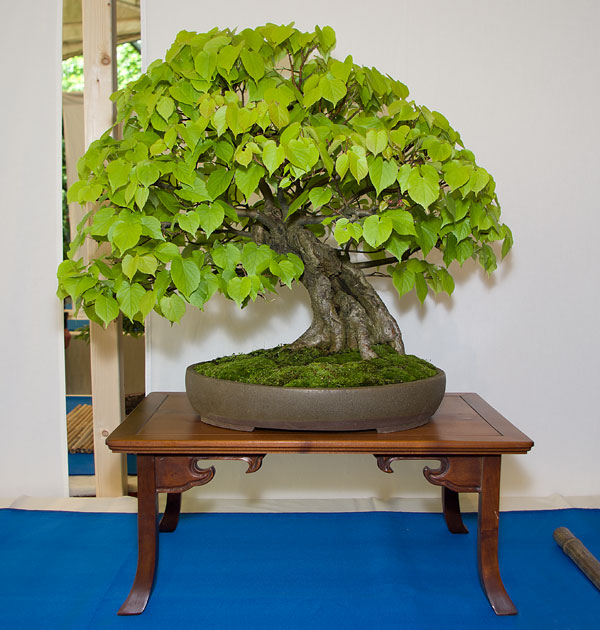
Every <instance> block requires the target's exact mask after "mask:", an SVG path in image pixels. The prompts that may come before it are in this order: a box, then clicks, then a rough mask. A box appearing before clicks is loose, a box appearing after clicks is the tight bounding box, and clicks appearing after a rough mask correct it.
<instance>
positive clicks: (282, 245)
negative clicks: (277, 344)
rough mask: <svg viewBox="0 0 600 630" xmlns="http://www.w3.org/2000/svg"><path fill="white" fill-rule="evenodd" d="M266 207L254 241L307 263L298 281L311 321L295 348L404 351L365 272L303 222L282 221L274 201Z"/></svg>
mask: <svg viewBox="0 0 600 630" xmlns="http://www.w3.org/2000/svg"><path fill="white" fill-rule="evenodd" d="M266 210H267V214H266V215H265V216H264V219H265V220H264V221H263V226H260V227H258V228H257V229H255V230H253V238H254V240H255V241H256V242H257V243H258V244H260V243H267V244H269V245H270V247H271V248H272V249H274V250H275V251H278V252H280V253H289V252H293V253H295V254H297V255H298V256H300V258H301V259H302V261H303V262H304V274H303V275H302V277H301V279H300V281H301V282H302V284H303V285H304V286H305V287H306V290H307V291H308V294H309V296H310V303H311V307H312V312H313V320H312V323H311V325H310V326H309V328H308V329H307V330H306V331H305V332H304V333H303V334H302V335H301V336H300V337H299V338H298V339H297V340H296V341H295V342H294V343H293V344H292V346H293V347H298V348H300V347H318V348H323V349H325V350H327V351H329V352H339V351H342V350H345V349H358V350H359V351H360V354H361V356H362V358H363V359H373V358H375V357H376V356H377V354H376V353H375V352H374V350H373V348H372V347H373V346H374V345H375V344H389V345H391V346H392V347H393V348H394V349H395V350H396V351H397V352H398V353H399V354H404V344H403V342H402V334H401V332H400V328H399V326H398V324H397V323H396V320H395V319H394V318H393V317H392V315H391V314H390V312H389V311H388V309H387V307H386V306H385V304H384V303H383V301H382V299H381V298H380V297H379V295H378V293H377V291H375V289H374V288H373V287H372V285H371V283H370V282H369V281H368V280H367V278H366V277H365V275H364V273H363V272H362V270H361V269H360V268H358V267H356V266H355V265H353V264H352V263H351V262H350V261H348V260H346V259H343V258H342V257H340V255H339V252H338V250H336V249H334V248H333V247H330V246H329V245H327V244H326V243H323V242H321V241H320V240H319V239H317V238H316V236H315V235H314V234H313V233H312V232H311V231H310V230H308V229H306V228H305V227H304V226H303V225H302V224H301V222H296V223H293V222H292V223H290V224H288V223H284V222H283V221H282V220H281V218H280V214H279V209H278V208H276V207H275V206H274V205H272V204H270V203H267V208H266ZM269 210H271V212H268V211H269Z"/></svg>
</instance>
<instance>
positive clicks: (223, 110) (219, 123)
mask: <svg viewBox="0 0 600 630" xmlns="http://www.w3.org/2000/svg"><path fill="white" fill-rule="evenodd" d="M211 122H212V124H213V127H214V128H215V130H216V132H217V136H221V135H223V133H224V132H225V130H226V129H227V105H223V106H222V107H219V109H217V111H216V112H215V113H214V114H213V115H212V118H211Z"/></svg>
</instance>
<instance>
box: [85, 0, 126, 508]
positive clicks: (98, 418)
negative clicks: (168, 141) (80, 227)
mask: <svg viewBox="0 0 600 630" xmlns="http://www.w3.org/2000/svg"><path fill="white" fill-rule="evenodd" d="M82 9H83V59H84V97H83V101H84V118H85V144H86V147H88V146H89V145H90V143H91V142H92V141H93V140H96V139H97V138H99V137H100V136H101V135H102V134H103V133H104V132H105V131H106V129H108V128H109V127H110V126H111V125H112V124H113V123H114V120H115V114H114V106H113V103H112V101H111V100H110V98H109V97H110V95H111V94H112V92H114V90H115V89H116V77H117V74H116V31H117V29H116V2H115V1H111V0H83V5H82ZM87 254H88V257H89V256H90V255H91V251H90V250H88V252H87ZM88 259H89V258H88ZM121 336H122V325H121V321H120V319H119V321H118V322H117V323H113V324H110V325H109V326H108V328H106V329H104V328H102V326H99V325H98V324H94V323H93V322H92V323H91V325H90V344H91V352H90V354H91V363H92V405H93V409H94V461H95V466H96V496H98V497H114V496H122V495H123V494H126V493H127V475H126V468H125V457H124V456H123V455H115V454H114V453H111V452H110V450H109V449H108V447H107V446H106V445H105V443H104V440H105V439H106V437H107V436H108V434H109V433H110V432H111V431H112V430H113V429H114V428H116V427H117V426H118V425H119V424H120V423H121V422H122V420H123V417H124V415H125V402H124V400H125V398H124V390H123V375H122V355H121Z"/></svg>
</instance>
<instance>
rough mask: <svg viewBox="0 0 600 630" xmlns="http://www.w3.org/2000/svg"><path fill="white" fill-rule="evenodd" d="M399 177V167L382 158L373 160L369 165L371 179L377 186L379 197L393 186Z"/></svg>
mask: <svg viewBox="0 0 600 630" xmlns="http://www.w3.org/2000/svg"><path fill="white" fill-rule="evenodd" d="M397 176H398V166H397V165H396V163H395V162H388V161H387V160H384V159H383V158H382V157H381V156H379V157H377V158H375V159H374V160H373V159H372V160H371V161H370V163H369V178H370V179H371V182H372V183H373V186H375V192H376V194H377V196H379V195H380V194H381V191H382V190H385V189H386V188H387V187H388V186H391V185H392V184H393V183H394V182H395V181H396V177H397Z"/></svg>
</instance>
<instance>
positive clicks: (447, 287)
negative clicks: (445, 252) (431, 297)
mask: <svg viewBox="0 0 600 630" xmlns="http://www.w3.org/2000/svg"><path fill="white" fill-rule="evenodd" d="M438 276H439V278H440V281H441V283H442V289H443V290H444V291H445V292H446V293H447V294H448V295H452V293H453V292H454V278H453V277H452V276H451V275H450V273H449V272H448V271H447V270H446V269H444V268H443V267H440V268H439V269H438Z"/></svg>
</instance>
